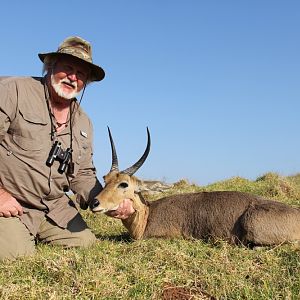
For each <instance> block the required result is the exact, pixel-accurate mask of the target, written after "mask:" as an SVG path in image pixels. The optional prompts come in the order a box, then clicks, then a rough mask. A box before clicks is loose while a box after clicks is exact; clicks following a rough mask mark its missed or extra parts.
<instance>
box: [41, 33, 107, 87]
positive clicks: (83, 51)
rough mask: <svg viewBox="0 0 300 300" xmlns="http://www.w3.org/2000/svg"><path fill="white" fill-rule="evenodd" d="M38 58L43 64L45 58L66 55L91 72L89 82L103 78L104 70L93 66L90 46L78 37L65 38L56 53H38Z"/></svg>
mask: <svg viewBox="0 0 300 300" xmlns="http://www.w3.org/2000/svg"><path fill="white" fill-rule="evenodd" d="M38 55H39V58H40V60H41V61H42V62H44V60H45V58H46V57H47V56H58V55H68V56H73V57H76V58H78V59H80V60H81V61H84V62H85V63H86V64H87V65H88V66H89V68H90V70H91V75H90V78H89V80H90V81H100V80H102V79H103V78H104V76H105V72H104V70H103V69H102V68H101V67H99V66H97V65H95V64H93V60H92V47H91V44H90V43H89V42H88V41H86V40H84V39H82V38H81V37H78V36H71V37H68V38H66V39H65V40H64V41H63V42H62V43H61V44H60V45H59V47H58V49H57V51H56V52H49V53H39V54H38Z"/></svg>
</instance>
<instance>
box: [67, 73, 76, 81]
mask: <svg viewBox="0 0 300 300" xmlns="http://www.w3.org/2000/svg"><path fill="white" fill-rule="evenodd" d="M68 78H69V79H70V80H71V81H76V80H77V76H76V74H74V73H72V74H68Z"/></svg>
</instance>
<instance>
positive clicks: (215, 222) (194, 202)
mask: <svg viewBox="0 0 300 300" xmlns="http://www.w3.org/2000/svg"><path fill="white" fill-rule="evenodd" d="M108 130H109V129H108ZM147 134H148V142H147V147H146V150H145V152H144V154H143V155H142V157H141V158H140V159H139V160H138V161H137V162H136V163H135V164H134V165H133V166H131V167H130V168H128V169H126V170H124V171H119V167H118V159H117V154H116V150H115V146H114V142H113V139H112V136H111V133H110V130H109V138H110V143H111V149H112V166H111V170H110V172H109V173H108V174H107V175H106V176H104V181H105V186H104V189H103V190H102V191H101V192H100V194H99V195H98V196H97V197H96V199H95V201H94V202H93V203H92V204H91V209H92V211H93V212H102V213H106V214H108V215H109V212H111V211H113V210H115V209H116V208H117V207H118V205H119V204H120V203H121V202H122V200H123V199H125V198H129V199H131V200H132V202H133V207H134V209H135V213H134V214H133V215H132V216H130V217H129V218H128V219H126V220H122V222H123V224H124V226H125V227H126V228H127V230H128V231H129V233H130V235H131V236H132V238H134V239H142V238H149V237H180V236H181V237H184V238H188V237H192V238H196V239H204V240H207V239H223V240H227V241H229V242H230V243H235V244H239V243H242V244H244V245H248V246H256V245H260V246H262V245H276V244H281V243H283V242H288V241H298V240H300V211H299V209H298V208H294V207H291V206H288V205H286V204H283V203H281V202H277V201H272V200H267V199H263V198H262V197H258V196H255V195H251V194H247V193H242V192H233V191H232V192H227V191H220V192H200V193H189V194H179V195H174V196H169V197H165V198H161V199H159V200H157V201H152V202H148V201H145V200H144V199H143V197H142V196H141V194H140V192H141V191H142V189H143V183H142V181H140V180H139V179H137V178H136V177H134V176H133V174H134V173H135V172H136V171H137V170H138V169H139V168H140V167H141V166H142V164H143V163H144V162H145V160H146V158H147V156H148V154H149V151H150V134H149V131H148V128H147Z"/></svg>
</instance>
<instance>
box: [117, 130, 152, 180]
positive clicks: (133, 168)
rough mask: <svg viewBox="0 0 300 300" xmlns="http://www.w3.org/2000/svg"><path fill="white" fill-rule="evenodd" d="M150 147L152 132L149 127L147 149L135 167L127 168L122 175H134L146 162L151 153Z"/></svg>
mask: <svg viewBox="0 0 300 300" xmlns="http://www.w3.org/2000/svg"><path fill="white" fill-rule="evenodd" d="M150 145H151V139H150V132H149V129H148V127H147V147H146V150H145V152H144V154H143V155H142V157H141V158H140V159H139V160H138V161H137V162H136V163H135V164H134V165H132V166H131V167H129V168H127V169H126V170H124V171H121V172H120V173H123V174H128V175H129V176H131V175H133V174H134V173H135V172H136V171H137V170H138V169H139V168H140V167H141V166H142V165H143V163H144V162H145V160H146V158H147V156H148V154H149V152H150Z"/></svg>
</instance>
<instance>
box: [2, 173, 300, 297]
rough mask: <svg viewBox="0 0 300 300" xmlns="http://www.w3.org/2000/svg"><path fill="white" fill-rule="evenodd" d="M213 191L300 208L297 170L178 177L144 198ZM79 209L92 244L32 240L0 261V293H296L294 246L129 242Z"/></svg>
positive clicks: (299, 279)
mask: <svg viewBox="0 0 300 300" xmlns="http://www.w3.org/2000/svg"><path fill="white" fill-rule="evenodd" d="M213 190H239V191H246V192H250V193H254V194H257V195H262V196H265V197H267V198H270V199H277V200H280V201H283V202H286V203H289V204H291V205H296V206H300V175H299V174H297V175H295V176H289V177H281V176H279V175H278V174H274V173H267V174H265V175H264V176H261V177H259V178H257V179H256V180H254V181H250V180H247V179H245V178H240V177H235V178H230V179H228V180H224V181H221V182H216V183H214V184H211V185H208V186H196V185H193V184H189V183H188V182H187V181H185V180H181V181H179V182H177V183H175V184H174V186H173V187H172V188H171V189H169V190H167V191H165V192H163V193H159V194H154V195H148V196H149V197H150V198H151V199H152V200H155V199H156V198H159V197H161V196H165V195H168V194H174V193H184V192H197V191H213ZM82 213H83V215H84V217H85V219H86V221H87V223H88V224H89V226H90V227H91V228H92V229H93V230H94V232H95V233H96V235H97V237H98V241H97V243H96V244H95V245H94V246H92V247H90V248H89V249H85V250H83V249H68V250H66V249H61V248H59V247H48V246H46V245H38V252H37V254H36V255H35V256H34V257H31V258H24V259H19V260H17V261H14V262H3V263H0V299H164V300H166V299H295V300H296V299H299V298H300V272H299V270H300V256H299V249H298V247H297V246H296V245H293V244H285V245H281V246H277V247H265V248H260V249H257V250H251V249H248V248H245V247H241V246H239V247H238V246H231V245H229V244H227V243H226V242H224V241H217V242H214V243H212V242H211V243H204V242H203V241H197V240H183V239H166V240H162V239H149V240H144V241H132V240H131V239H130V238H129V237H128V235H127V233H126V231H125V229H124V228H123V226H122V224H121V221H119V220H115V219H111V218H108V217H106V216H102V215H99V214H98V215H95V214H92V213H91V212H89V211H84V212H82ZM0 230H1V229H0Z"/></svg>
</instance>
